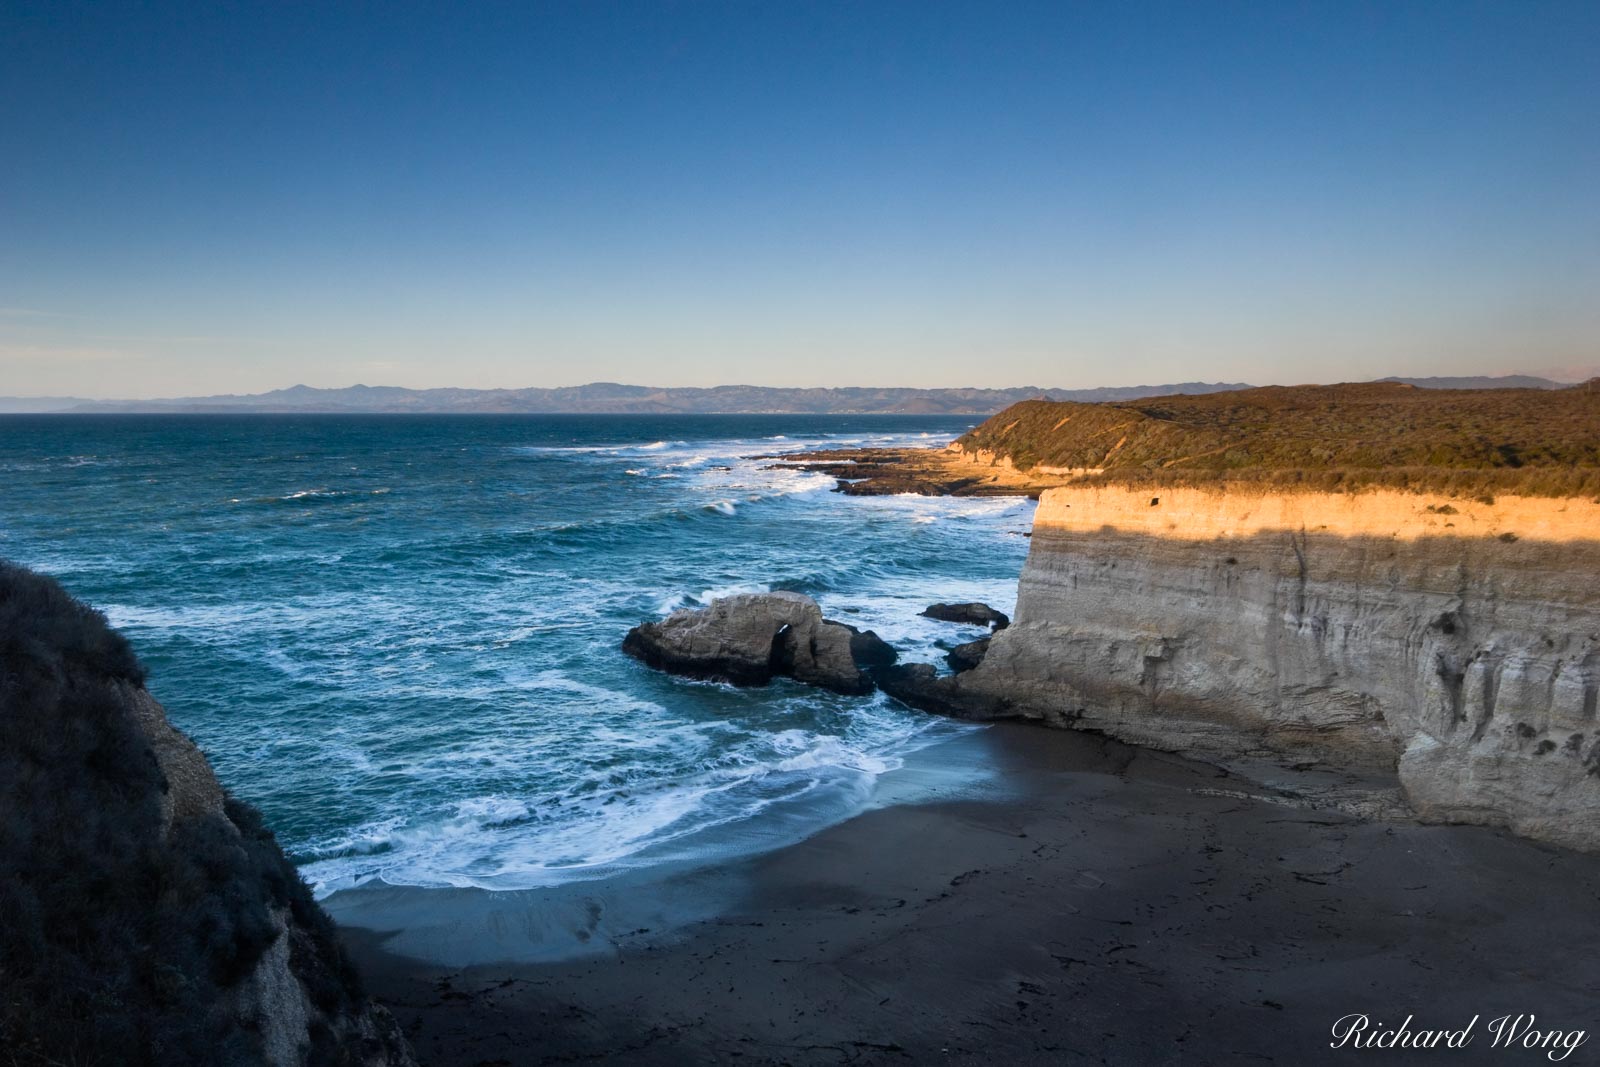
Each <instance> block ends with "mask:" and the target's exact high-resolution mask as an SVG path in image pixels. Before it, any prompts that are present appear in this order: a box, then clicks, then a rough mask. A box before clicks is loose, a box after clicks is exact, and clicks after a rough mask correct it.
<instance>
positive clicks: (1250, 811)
mask: <svg viewBox="0 0 1600 1067" xmlns="http://www.w3.org/2000/svg"><path fill="white" fill-rule="evenodd" d="M958 744H970V745H981V746H984V753H983V755H984V758H986V759H988V760H992V761H993V762H994V763H996V764H997V766H998V770H999V772H1000V780H1001V781H1002V782H1003V783H1004V785H1005V787H1006V788H1005V790H1004V791H1003V792H998V793H996V795H994V796H992V797H990V796H986V797H983V798H981V799H966V800H943V801H937V802H934V803H926V804H918V805H902V806H892V807H886V808H881V809H878V810H873V811H869V812H867V813H865V814H863V815H861V816H858V817H857V818H855V819H852V820H850V821H848V822H846V823H843V824H841V825H838V826H835V827H833V828H831V829H828V830H826V831H824V832H822V833H819V834H817V835H815V836H814V837H811V838H810V839H808V840H805V841H803V842H801V843H800V844H797V845H792V846H790V847H786V848H782V849H779V850H777V851H774V852H769V853H767V854H765V855H760V856H757V857H754V858H751V859H745V860H740V861H737V862H733V863H729V864H727V865H725V866H724V867H722V868H719V869H713V870H705V869H701V870H698V871H696V870H693V869H686V870H680V871H677V872H668V873H666V874H660V873H659V872H658V873H657V874H655V875H653V876H651V878H643V877H639V878H624V879H620V880H615V881H613V882H596V883H588V884H587V885H579V886H575V887H566V888H564V889H561V890H557V891H531V892H527V893H518V894H483V893H472V892H466V891H463V892H452V891H429V890H393V891H387V890H386V891H381V892H375V893H365V892H364V891H358V892H355V893H347V894H339V895H337V896H335V897H334V898H331V900H330V901H329V903H330V905H331V906H332V910H333V911H334V913H335V916H336V917H337V918H338V919H339V921H340V922H341V923H342V924H344V925H345V928H346V931H347V940H348V942H349V944H350V947H351V949H352V950H353V952H354V954H355V955H356V957H357V960H358V962H359V963H360V964H361V966H362V968H363V970H364V971H365V973H366V975H367V979H368V985H369V987H370V989H371V990H372V992H373V993H374V994H376V995H377V996H378V997H379V998H380V999H381V1000H382V1001H384V1003H386V1004H388V1005H389V1006H390V1008H391V1009H392V1010H393V1011H394V1013H395V1015H396V1017H397V1018H398V1019H399V1021H400V1023H401V1025H402V1026H403V1027H404V1028H405V1029H406V1031H407V1033H408V1034H409V1036H410V1037H411V1040H412V1042H413V1043H414V1045H415V1047H416V1050H417V1053H418V1055H419V1057H420V1058H421V1060H422V1061H423V1063H425V1064H432V1065H437V1067H445V1065H455V1064H549V1063H570V1062H584V1063H611V1064H630V1065H631V1064H646V1065H648V1064H695V1063H722V1062H726V1063H741V1064H782V1063H791V1064H838V1063H853V1064H878V1063H883V1064H925V1063H926V1064H991V1063H994V1064H1004V1063H1051V1064H1056V1063H1060V1064H1071V1063H1080V1062H1090V1063H1102V1062H1104V1063H1186V1064H1228V1063H1251V1062H1279V1063H1287V1064H1298V1063H1307V1062H1311V1063H1321V1062H1328V1063H1336V1062H1344V1063H1361V1062H1370V1063H1385V1064H1391V1063H1416V1062H1429V1063H1439V1064H1449V1063H1528V1064H1534V1063H1547V1062H1550V1061H1549V1060H1547V1059H1546V1058H1545V1053H1544V1051H1540V1050H1529V1049H1522V1048H1517V1049H1511V1050H1507V1049H1504V1048H1500V1049H1496V1048H1491V1047H1490V1041H1491V1036H1492V1035H1490V1034H1489V1033H1488V1031H1487V1025H1488V1023H1489V1021H1490V1020H1491V1019H1493V1018H1495V1017H1497V1016H1500V1015H1504V1014H1506V1013H1512V1014H1534V1015H1536V1016H1537V1017H1538V1025H1539V1026H1540V1027H1541V1028H1545V1027H1561V1028H1563V1029H1566V1030H1575V1029H1582V1030H1588V1031H1590V1032H1591V1034H1593V1032H1594V1031H1596V1030H1597V1029H1600V959H1597V953H1596V948H1597V938H1596V936H1595V928H1596V919H1597V917H1600V907H1597V904H1600V856H1586V855H1580V854H1577V853H1572V852H1567V851H1564V850H1560V849H1556V848H1551V847H1548V846H1543V845H1539V844H1534V843H1532V842H1528V841H1523V840H1519V839H1516V838H1513V837H1510V836H1508V835H1506V834H1503V833H1500V832H1497V831H1492V830H1484V829H1478V828H1467V827H1425V826H1417V825H1412V824H1408V823H1370V822H1367V823H1364V822H1359V821H1356V820H1353V819H1351V818H1348V817H1346V816H1343V815H1339V814H1337V813H1332V812H1328V811H1319V810H1309V809H1305V808H1302V807H1296V806H1294V805H1293V804H1292V803H1287V802H1285V801H1283V800H1282V799H1262V798H1259V797H1254V796H1248V795H1239V794H1252V793H1254V794H1260V793H1263V792H1265V791H1264V790H1260V789H1258V788H1255V787H1252V786H1251V785H1249V784H1248V783H1246V782H1244V781H1242V780H1241V779H1238V778H1233V777H1228V776H1226V775H1224V774H1223V773H1222V772H1220V771H1218V770H1216V769H1215V768H1212V767H1208V766H1205V765H1202V764H1197V763H1192V762H1188V761H1185V760H1181V759H1178V758H1175V757H1169V756H1163V755H1160V754H1157V753H1152V752H1148V751H1142V750H1138V749H1133V748H1129V747H1127V746H1124V745H1120V744H1117V743H1115V742H1109V741H1103V740H1100V739H1097V738H1093V737H1088V736H1085V735H1080V734H1073V733H1067V732H1056V731H1050V730H1046V729H1042V728H1036V727H1030V726H1025V725H1017V724H999V725H997V726H995V727H993V728H992V729H990V730H987V731H984V732H982V733H981V734H978V735H975V738H974V739H973V740H971V741H963V742H958ZM652 878H653V880H651V879H652ZM653 924H660V925H653ZM363 926H365V927H367V929H362V928H361V927H363ZM377 931H387V933H379V932H377ZM386 938H388V939H389V940H388V945H389V947H390V948H393V947H395V946H397V945H399V946H403V947H404V948H405V950H406V951H407V952H409V953H411V954H413V955H419V956H428V957H430V958H432V959H434V960H446V961H448V962H445V963H439V962H432V963H430V962H422V961H419V960H417V959H407V958H402V957H400V956H397V955H393V954H391V953H390V952H387V951H385V949H384V947H383V944H384V942H385V939H386ZM573 951H584V952H587V953H588V954H587V955H581V956H576V957H572V956H570V953H571V952H573ZM552 955H568V957H569V958H566V959H565V960H561V959H555V960H549V961H546V962H537V959H538V957H540V956H552ZM493 959H504V960H510V961H512V962H502V963H491V962H485V961H488V960H493ZM1355 1012H1365V1013H1368V1014H1370V1015H1371V1016H1373V1018H1374V1019H1375V1020H1382V1021H1383V1022H1384V1023H1386V1024H1388V1025H1390V1026H1393V1025H1397V1024H1399V1023H1400V1022H1401V1021H1402V1020H1403V1019H1404V1018H1405V1017H1406V1016H1407V1015H1414V1016H1415V1019H1414V1021H1413V1022H1412V1024H1411V1028H1412V1029H1413V1030H1419V1029H1437V1028H1445V1027H1448V1028H1452V1029H1459V1028H1461V1027H1463V1026H1465V1025H1467V1023H1468V1022H1469V1021H1470V1020H1471V1019H1472V1017H1473V1016H1474V1015H1477V1016H1480V1017H1481V1018H1480V1020H1479V1022H1478V1025H1477V1028H1476V1030H1475V1031H1474V1033H1475V1037H1474V1039H1473V1042H1472V1043H1471V1044H1470V1045H1469V1046H1468V1047H1467V1048H1465V1049H1463V1050H1449V1049H1434V1050H1421V1051H1406V1050H1384V1049H1367V1050H1359V1051H1358V1050H1352V1049H1348V1048H1346V1049H1342V1050H1330V1049H1329V1047H1328V1045H1329V1041H1330V1035H1329V1029H1330V1027H1331V1026H1332V1024H1333V1023H1334V1021H1335V1020H1336V1019H1338V1018H1339V1017H1341V1016H1344V1015H1347V1014H1350V1013H1355ZM1597 1051H1600V1037H1591V1039H1590V1040H1589V1042H1588V1043H1587V1044H1585V1045H1583V1046H1582V1047H1580V1048H1578V1049H1577V1051H1576V1052H1575V1053H1574V1054H1573V1055H1571V1056H1570V1057H1569V1058H1568V1059H1566V1060H1565V1061H1563V1062H1567V1063H1586V1062H1594V1060H1595V1057H1596V1054H1597Z"/></svg>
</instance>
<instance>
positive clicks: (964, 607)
mask: <svg viewBox="0 0 1600 1067" xmlns="http://www.w3.org/2000/svg"><path fill="white" fill-rule="evenodd" d="M922 614H923V615H925V616H926V617H928V618H930V619H938V620H939V621H940V622H964V623H970V624H971V625H973V626H987V627H989V628H990V629H992V630H1004V629H1005V628H1006V627H1007V626H1010V625H1011V616H1009V615H1007V614H1006V613H1005V612H1003V611H996V610H995V609H994V608H991V607H990V606H989V605H987V604H977V603H970V604H929V605H928V607H927V608H926V610H924V611H923V612H922Z"/></svg>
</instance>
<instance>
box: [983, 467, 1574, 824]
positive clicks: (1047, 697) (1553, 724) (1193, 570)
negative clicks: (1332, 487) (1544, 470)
mask: <svg viewBox="0 0 1600 1067" xmlns="http://www.w3.org/2000/svg"><path fill="white" fill-rule="evenodd" d="M1597 574H1600V504H1597V503H1596V502H1594V501H1593V500H1588V499H1584V500H1576V499H1565V500H1558V499H1527V498H1512V497H1502V498H1501V499H1500V500H1498V501H1497V502H1495V503H1493V504H1489V503H1464V502H1462V501H1461V500H1447V499H1445V498H1442V497H1441V498H1439V499H1432V498H1429V497H1426V496H1419V495H1415V494H1408V493H1400V492H1392V491H1373V492H1366V493H1358V494H1328V493H1271V492H1251V491H1249V490H1248V489H1245V490H1240V489H1232V490H1229V491H1226V492H1219V491H1213V490H1204V489H1172V488H1166V489H1163V490H1161V491H1159V494H1157V493H1153V492H1152V491H1150V490H1143V491H1141V490H1136V489H1130V488H1123V487H1101V488H1067V489H1053V490H1050V491H1048V492H1046V493H1045V494H1044V496H1043V498H1042V500H1041V502H1040V507H1039V511H1038V514H1037V517H1036V519H1035V528H1034V537H1033V544H1032V549H1031V553H1030V556H1029V559H1028V562H1027V565H1026V567H1025V569H1024V571H1023V575H1022V580H1021V585H1020V589H1019V598H1018V606H1017V617H1016V620H1015V622H1014V623H1013V624H1012V626H1011V627H1010V628H1009V629H1007V630H1005V631H1003V632H1001V633H999V634H996V635H995V637H994V639H993V641H992V642H991V645H990V648H989V651H988V654H987V656H986V657H985V658H984V660H983V662H982V663H981V665H980V666H978V667H977V668H976V669H974V670H972V671H969V672H967V673H965V674H963V675H961V676H960V679H959V686H960V688H961V690H962V691H963V692H964V693H965V694H968V695H970V696H974V697H986V698H990V699H1000V700H1004V701H1005V702H1007V703H1008V704H1009V706H1010V707H1011V708H1012V709H1013V710H1014V711H1016V712H1017V713H1019V714H1022V715H1026V716H1031V717H1038V718H1043V719H1046V720H1048V721H1051V722H1054V723H1057V724H1060V725H1070V726H1074V727H1079V728H1088V729H1095V730H1101V731H1104V732H1106V733H1109V734H1111V735H1113V736H1116V737H1119V738H1122V739H1125V740H1129V741H1133V742H1137V743H1140V744H1147V745H1152V746H1155V747H1160V748H1164V749H1171V750H1179V751H1188V752H1194V753H1196V754H1202V755H1206V756H1210V757H1212V758H1222V759H1225V760H1226V759H1229V758H1241V757H1245V758H1248V757H1257V756H1273V757H1278V758H1282V757H1285V756H1287V757H1289V758H1291V759H1318V760H1326V761H1328V762H1330V763H1333V764H1335V765H1337V766H1346V767H1352V766H1353V767H1366V768H1397V769H1398V774H1399V781H1400V785H1401V787H1402V788H1403V790H1404V792H1405V795H1406V798H1407V799H1408V800H1409V801H1410V803H1411V805H1412V806H1413V807H1414V808H1415V810H1416V811H1417V813H1418V814H1419V815H1421V816H1422V817H1423V818H1425V819H1430V820H1438V821H1451V822H1471V823H1483V824H1488V825H1494V826H1504V827H1508V828H1510V829H1512V830H1514V831H1516V832H1518V833H1522V834H1526V835H1528V836H1532V837H1536V838H1542V839H1544V840H1548V841H1552V842H1556V843H1559V844H1564V845H1568V846H1573V847H1579V848H1588V849H1594V848H1600V723H1597V721H1596V710H1597V709H1596V696H1597V692H1600V582H1597V581H1596V575H1597Z"/></svg>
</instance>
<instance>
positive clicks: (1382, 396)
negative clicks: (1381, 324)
mask: <svg viewBox="0 0 1600 1067" xmlns="http://www.w3.org/2000/svg"><path fill="white" fill-rule="evenodd" d="M960 444H961V445H962V447H964V448H966V449H968V450H969V451H970V450H977V449H986V450H989V451H992V452H994V453H996V454H997V455H999V456H1003V457H1006V458H1008V459H1010V460H1011V461H1012V462H1013V463H1014V464H1015V465H1016V466H1017V467H1018V468H1020V469H1022V470H1031V469H1033V468H1035V467H1039V466H1048V467H1065V468H1079V469H1081V468H1091V469H1101V470H1103V473H1101V474H1098V475H1091V476H1085V477H1084V478H1081V479H1077V480H1075V481H1074V484H1079V483H1082V484H1096V483H1101V484H1106V483H1115V484H1134V485H1151V486H1163V485H1215V484H1218V483H1221V482H1229V483H1232V482H1248V483H1253V484H1261V485H1269V486H1275V487H1284V488H1297V489H1313V490H1334V491H1339V490H1358V489H1364V488H1372V487H1387V488H1399V489H1415V490H1426V491H1430V492H1440V491H1443V492H1449V493H1453V494H1455V495H1458V496H1492V495H1494V494H1496V493H1506V494H1510V493H1516V494H1520V495H1530V496H1556V497H1564V496H1600V380H1596V381H1591V382H1588V383H1585V384H1584V385H1580V386H1574V387H1572V388H1570V389H1558V390H1538V389H1482V390H1428V389H1418V388H1416V387H1413V386H1408V385H1401V384H1395V383H1367V384H1361V385H1330V386H1295V387H1280V386H1274V387H1269V388H1264V389H1244V390H1239V391H1238V392H1232V393H1217V394H1211V395H1207V396H1170V397H1156V398H1152V399H1149V400H1136V401H1128V402H1119V403H1110V404H1077V403H1056V402H1051V401H1038V400H1034V401H1025V402H1023V403H1020V404H1014V405H1012V406H1011V407H1009V408H1007V409H1006V410H1005V411H1003V412H1001V413H1000V414H998V415H996V416H994V417H993V418H991V419H989V420H988V421H986V422H984V423H983V424H982V425H981V426H979V427H977V428H976V429H974V430H973V431H972V432H970V433H968V434H966V435H965V436H963V437H962V438H961V439H960Z"/></svg>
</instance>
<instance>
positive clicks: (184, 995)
mask: <svg viewBox="0 0 1600 1067" xmlns="http://www.w3.org/2000/svg"><path fill="white" fill-rule="evenodd" d="M0 915H4V916H5V921H4V922H3V923H0V1049H3V1050H4V1051H5V1052H6V1053H7V1054H8V1055H9V1056H10V1060H8V1062H15V1063H22V1064H27V1063H41V1064H43V1063H77V1064H98V1063H106V1064H142V1063H149V1064H170V1063H229V1064H235V1063H237V1064H249V1063H267V1064H274V1065H278V1064H299V1063H321V1064H362V1065H372V1067H377V1065H401V1064H409V1063H411V1062H412V1060H411V1055H410V1052H409V1050H408V1048H407V1046H406V1043H405V1040H404V1039H403V1038H402V1037H401V1036H400V1034H399V1033H398V1031H397V1029H396V1028H395V1026H394V1023H393V1020H392V1019H391V1018H390V1017H389V1015H388V1013H387V1012H385V1011H384V1010H383V1009H381V1008H378V1007H376V1006H375V1005H373V1004H372V1003H371V1002H370V1001H368V1000H367V998H366V997H365V996H364V995H363V994H362V993H361V990H360V982H359V979H358V977H357V976H356V974H355V973H354V971H353V970H352V969H351V967H350V965H349V964H348V962H347V961H346V959H345V956H344V953H343V951H342V949H341V948H340V946H339V944H338V941H337V940H336V936H335V932H334V929H333V925H332V922H331V921H330V920H329V919H328V917H327V916H326V914H324V913H323V912H322V910H321V909H320V908H319V907H318V906H317V905H316V903H315V902H314V901H313V900H312V898H311V896H310V893H309V892H308V890H307V889H306V887H305V885H304V883H303V882H301V880H300V878H299V875H298V874H297V873H296V871H295V870H294V868H293V866H292V865H291V864H290V863H289V861H288V860H287V859H286V858H285V857H284V855H283V853H282V851H281V850H280V849H279V848H278V846H277V843H276V841H275V840H274V839H273V837H272V835H271V833H270V832H268V831H267V830H266V829H265V828H264V827H263V826H262V824H261V821H260V817H259V815H258V814H257V813H256V812H255V810H254V809H252V808H250V807H249V806H248V805H246V804H243V803H241V802H239V801H237V800H235V799H233V798H232V797H230V796H228V794H227V793H226V791H225V790H224V789H223V788H222V786H221V785H220V784H219V783H218V781H217V779H216V776H215V775H214V774H213V773H212V770H211V767H210V765H209V764H208V763H207V762H206V759H205V757H204V756H203V755H202V754H201V752H200V750H199V749H198V748H196V747H195V745H194V743H193V742H192V741H190V740H189V739H188V738H187V737H185V736H184V735H183V734H182V733H180V732H178V731H177V730H176V729H174V728H173V727H172V726H171V724H170V723H168V721H167V718H166V714H165V712H164V711H163V710H162V708H161V705H160V704H158V703H157V702H156V701H155V699H154V698H153V697H152V696H151V695H150V694H149V693H148V692H147V691H146V690H145V688H144V685H143V671H142V669H141V668H140V667H139V664H138V662H137V660H136V659H135V658H134V656H133V654H132V652H131V651H130V650H129V649H128V646H127V644H126V643H125V642H124V641H123V640H122V639H121V638H120V637H119V636H118V635H116V634H115V633H113V632H112V631H110V630H109V629H108V628H107V627H106V625H105V620H104V619H103V618H102V617H101V616H99V615H98V614H97V613H95V612H93V611H90V610H89V609H87V608H85V607H84V606H82V605H81V604H78V603H77V602H75V601H73V600H72V599H71V598H70V597H68V596H67V595H66V594H65V593H64V592H63V591H62V590H61V589H60V587H59V586H57V585H56V584H55V583H54V582H52V581H50V580H48V579H46V578H42V577H40V576H38V575H34V574H30V573H28V572H26V571H23V570H21V569H19V568H15V567H11V566H9V565H6V564H3V563H0Z"/></svg>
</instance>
